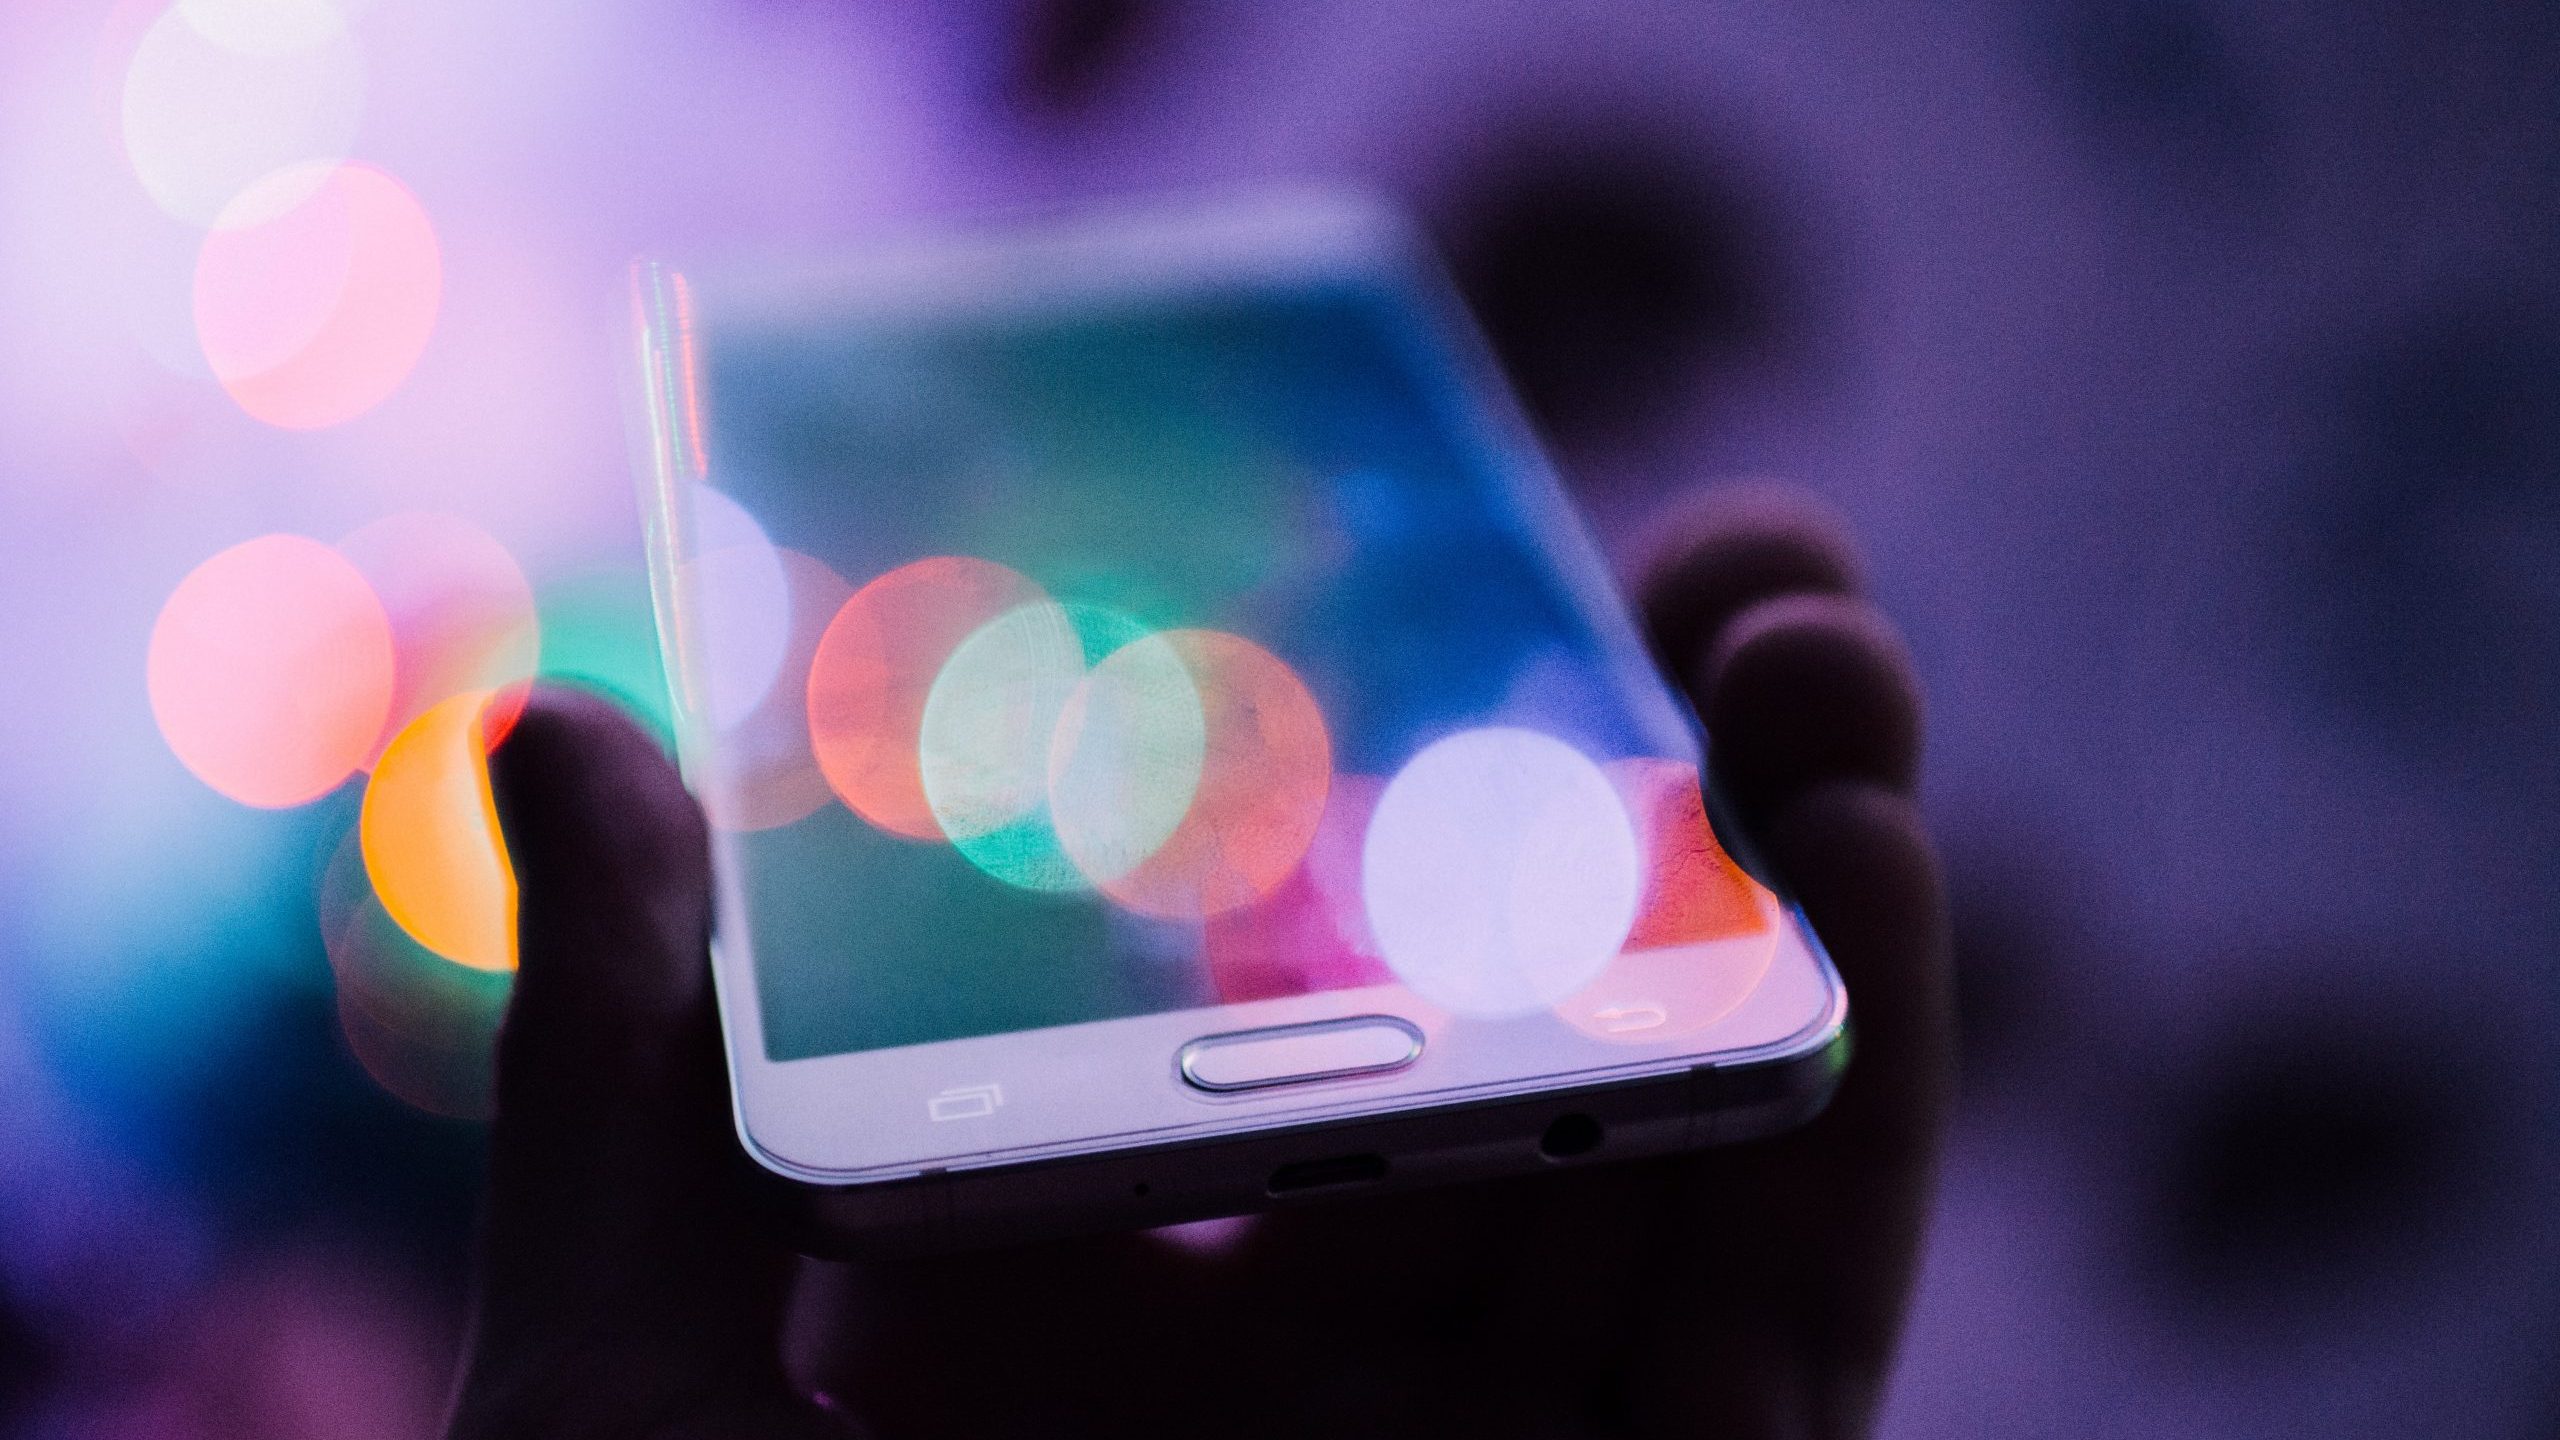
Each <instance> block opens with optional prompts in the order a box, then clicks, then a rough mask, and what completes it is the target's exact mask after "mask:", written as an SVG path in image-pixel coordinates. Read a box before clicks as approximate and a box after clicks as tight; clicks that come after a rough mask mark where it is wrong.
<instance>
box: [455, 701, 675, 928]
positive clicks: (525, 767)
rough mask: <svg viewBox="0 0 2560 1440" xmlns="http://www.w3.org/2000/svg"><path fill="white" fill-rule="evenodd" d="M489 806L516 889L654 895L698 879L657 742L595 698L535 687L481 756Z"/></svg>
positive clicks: (671, 770) (670, 768)
mask: <svg viewBox="0 0 2560 1440" xmlns="http://www.w3.org/2000/svg"><path fill="white" fill-rule="evenodd" d="M489 785H490V796H491V800H492V802H493V804H494V806H495V809H496V810H497V815H498V825H499V829H500V832H501V833H502V834H503V835H504V836H505V838H506V842H507V849H508V854H509V856H510V858H511V859H512V860H513V861H514V862H515V866H516V871H517V878H518V881H519V883H520V884H522V885H524V886H526V887H528V888H540V887H544V886H546V885H548V884H550V883H554V882H564V881H565V882H567V883H590V882H593V881H596V880H598V879H602V878H606V877H615V878H619V879H620V880H622V881H624V882H626V883H628V884H631V885H635V886H638V887H641V888H663V887H665V886H668V885H672V884H677V883H680V882H682V881H683V880H684V879H685V878H686V877H688V876H691V875H695V874H698V873H700V872H701V870H702V869H703V866H704V864H705V862H706V860H707V857H708V854H709V842H708V837H707V835H706V833H705V829H704V825H703V822H702V818H701V812H700V809H699V807H698V806H696V805H695V804H694V802H693V798H692V796H691V795H690V794H689V793H688V792H687V791H686V790H685V788H684V781H683V778H682V777H681V776H680V775H678V774H677V773H676V769H675V766H674V765H673V764H672V763H671V762H669V760H668V759H667V757H666V755H665V753H664V752H663V751H661V750H660V749H659V748H658V744H657V742H656V741H655V740H654V739H652V738H651V737H650V735H649V733H648V732H647V731H646V730H644V729H642V728H641V726H640V725H639V723H638V722H637V721H635V720H633V719H632V718H631V716H630V715H629V714H627V713H626V712H625V711H623V709H622V708H621V707H620V706H618V705H616V704H615V703H614V702H612V701H611V700H608V699H606V698H604V697H603V696H600V695H596V694H592V693H590V692H587V691H583V690H576V689H570V688H567V687H562V686H552V685H545V686H541V687H539V688H537V689H536V690H535V691H534V692H533V695H532V697H531V698H530V699H529V700H528V701H527V702H526V705H525V708H524V712H523V714H521V715H520V716H518V717H517V719H516V721H515V724H514V725H513V726H512V727H511V728H510V729H509V731H508V733H507V735H506V738H505V739H504V740H503V741H501V742H500V743H499V744H498V746H497V748H496V749H494V750H493V751H491V752H490V755H489Z"/></svg>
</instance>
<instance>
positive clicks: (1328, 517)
mask: <svg viewBox="0 0 2560 1440" xmlns="http://www.w3.org/2000/svg"><path fill="white" fill-rule="evenodd" d="M700 308H701V312H702V313H701V314H700V315H699V317H698V319H696V318H695V317H692V316H688V317H687V318H688V323H689V324H690V325H691V327H692V328H691V330H690V332H689V334H690V357H691V360H690V367H691V368H690V384H691V385H692V387H693V393H692V394H691V395H689V396H688V397H687V402H686V403H688V404H689V405H693V406H696V407H698V409H699V411H700V417H699V430H698V431H697V433H698V435H699V436H700V437H701V439H700V445H701V452H700V455H699V458H698V460H697V462H696V463H697V464H698V465H699V466H700V473H701V475H702V476H703V480H704V483H702V484H700V485H697V486H694V487H692V488H691V489H690V491H689V492H688V498H687V502H686V503H687V505H688V507H689V517H688V523H687V524H686V525H685V527H684V530H685V532H686V533H685V535H684V538H683V540H682V543H680V544H679V545H678V547H677V553H678V556H679V561H678V578H677V581H676V583H675V585H674V590H675V593H676V597H677V611H678V613H677V615H676V623H677V624H678V625H679V626H682V627H686V628H687V629H688V631H689V634H690V637H691V643H690V644H689V645H688V646H687V647H686V649H685V654H686V657H687V658H685V659H684V660H683V661H682V662H681V665H680V668H682V669H683V670H684V671H685V672H686V674H685V675H683V676H682V677H681V679H680V688H681V689H683V690H684V691H686V692H687V694H686V698H685V702H684V706H683V708H684V709H685V711H686V712H687V719H686V721H685V723H686V724H687V725H688V726H690V727H692V728H693V729H694V730H695V731H696V732H697V733H696V734H695V735H694V736H693V737H692V741H693V742H698V743H688V746H687V753H688V764H689V767H690V768H691V769H692V770H693V771H694V772H695V773H694V775H693V779H694V783H695V784H696V787H697V789H698V790H699V791H700V793H701V794H702V796H703V799H704V801H705V805H706V809H707V810H708V811H709V812H710V814H711V816H712V819H713V821H714V823H715V824H716V825H717V826H719V827H720V829H721V830H722V831H723V832H724V834H723V836H722V843H723V844H724V846H726V847H728V855H729V859H730V869H731V872H732V876H733V886H732V889H731V892H730V894H729V897H728V899H729V902H730V904H729V910H728V913H725V914H724V915H723V917H722V921H721V925H722V931H723V938H724V942H729V941H738V940H743V941H744V943H746V944H748V945H750V946H751V948H752V954H753V957H754V969H753V974H754V977H755V989H756V994H755V996H754V1003H756V1004H757V1005H758V1006H759V1007H760V1010H761V1017H762V1032H763V1036H764V1042H765V1049H766V1052H767V1056H768V1058H770V1059H773V1060H793V1059H802V1058H807V1057H814V1056H824V1055H836V1054H842V1053H846V1052H853V1051H866V1050H876V1049H882V1048H886V1047H893V1046H908V1045H917V1044H923V1043H926V1042H933V1041H942V1040H952V1039H958V1038H962V1037H969V1036H981V1035H990V1034H999V1033H1006V1032H1013V1031H1023V1030H1033V1029H1040V1028H1045V1027H1050V1026H1060V1025H1070V1024H1077V1023H1080V1022H1087V1021H1096V1020H1108V1019H1114V1018H1118V1017H1124V1016H1132V1015H1141V1014H1148V1013H1153V1012H1160V1011H1172V1010H1187V1009H1196V1008H1200V1007H1211V1006H1218V1005H1224V1004H1235V1003H1240V1002H1245V1001H1251V1000H1259V999H1268V998H1272V997H1277V996H1286V995H1294V994H1303V993H1308V992H1313V991H1321V990H1335V989H1344V988H1350V987H1358V986H1370V985H1386V984H1394V985H1401V986H1403V987H1406V988H1407V989H1408V990H1409V991H1411V992H1412V993H1413V994H1414V995H1416V996H1418V997H1420V999H1421V1000H1422V1001H1423V1002H1425V1003H1427V1004H1430V1005H1435V1006H1439V1007H1441V1008H1442V1009H1444V1010H1446V1011H1447V1012H1449V1013H1451V1014H1454V1015H1463V1016H1484V1017H1508V1016H1516V1015H1524V1014H1531V1013H1534V1012H1537V1011H1540V1010H1544V1009H1552V1008H1554V1007H1556V1006H1559V1005H1561V1004H1564V1003H1566V1002H1567V1001H1568V1000H1569V999H1571V998H1572V997H1575V996H1577V995H1587V994H1588V993H1589V991H1590V987H1591V986H1592V985H1593V984H1594V982H1595V981H1597V980H1598V979H1599V978H1600V977H1601V976H1602V973H1603V972H1604V971H1606V970H1608V969H1609V967H1610V966H1611V965H1612V964H1613V962H1616V961H1618V960H1619V959H1620V958H1621V957H1624V956H1628V955H1638V954H1648V953H1672V952H1683V953H1691V954H1698V955H1703V954H1706V953H1708V949H1702V948H1700V947H1709V948H1713V949H1714V953H1717V954H1728V955H1734V956H1741V955H1743V954H1744V952H1754V953H1757V954H1758V956H1759V959H1758V962H1757V963H1758V964H1761V965H1765V964H1766V951H1767V949H1768V948H1769V947H1768V945H1767V944H1761V945H1757V946H1753V945H1743V946H1739V947H1737V946H1735V945H1733V944H1732V943H1730V942H1734V941H1738V940H1744V939H1746V938H1748V937H1754V936H1768V935H1770V934H1772V933H1773V927H1774V926H1776V925H1777V924H1779V923H1780V921H1779V916H1780V913H1781V912H1780V910H1779V908H1778V907H1777V905H1776V903H1775V902H1774V900H1773V899H1772V898H1771V897H1770V896H1769V895H1768V894H1767V892H1765V891H1764V890H1762V889H1761V888H1760V887H1759V885H1758V884H1757V883H1756V882H1755V881H1753V880H1751V879H1750V878H1749V877H1748V876H1746V875H1745V874H1744V873H1743V872H1742V871H1741V870H1740V869H1739V868H1738V867H1737V866H1735V865H1734V864H1733V862H1732V861H1731V860H1730V859H1729V858H1727V857H1726V856H1725V854H1724V852H1723V851H1722V850H1721V849H1720V848H1718V847H1717V845H1716V842H1715V839H1714V836H1713V834H1712V832H1711V830H1710V828H1709V825H1708V822H1707V817H1706V813H1705V809H1704V805H1703V802H1702V800H1701V797H1700V789H1699V781H1698V774H1699V771H1698V761H1699V752H1698V748H1697V740H1696V736H1695V733H1694V731H1693V729H1692V728H1691V727H1690V726H1689V724H1688V723H1687V722H1686V721H1685V720H1684V719H1683V718H1682V717H1680V716H1679V714H1678V713H1677V712H1676V711H1675V710H1674V709H1673V708H1672V707H1671V706H1670V704H1669V703H1668V700H1667V697H1666V696H1665V695H1664V693H1663V692H1662V689H1661V686H1660V684H1659V682H1658V681H1656V680H1654V679H1653V678H1652V677H1651V676H1650V674H1649V673H1645V672H1643V670H1642V660H1641V657H1640V654H1638V653H1636V652H1634V651H1632V650H1631V645H1632V637H1631V635H1629V634H1627V633H1625V621H1624V618H1623V616H1622V615H1620V614H1618V613H1616V612H1615V611H1613V610H1612V609H1611V608H1610V607H1609V606H1607V605H1606V604H1599V603H1595V602H1594V600H1593V598H1592V596H1591V595H1590V594H1589V593H1588V591H1587V590H1585V589H1578V588H1577V585H1587V584H1588V583H1589V580H1590V577H1589V576H1588V575H1584V576H1582V577H1581V578H1580V579H1579V580H1577V579H1576V578H1575V576H1574V575H1572V574H1571V573H1570V571H1569V569H1568V567H1566V566H1564V565H1561V564H1560V563H1559V562H1558V560H1557V558H1556V552H1555V546H1556V543H1557V535H1558V533H1559V532H1558V528H1557V527H1558V526H1559V525H1560V524H1569V522H1566V521H1564V520H1563V519H1562V517H1561V514H1560V510H1559V507H1558V506H1557V504H1556V503H1555V502H1554V500H1553V499H1552V497H1551V496H1549V495H1547V494H1546V493H1545V492H1542V491H1541V490H1540V489H1539V488H1538V486H1537V485H1531V484H1524V483H1523V477H1522V474H1521V473H1520V471H1521V467H1522V465H1523V464H1524V463H1525V462H1524V461H1523V460H1522V459H1521V458H1520V452H1519V451H1518V450H1517V449H1515V448H1514V447H1513V446H1511V445H1510V444H1509V443H1508V442H1507V441H1506V439H1505V438H1504V436H1503V435H1502V434H1501V433H1499V427H1498V426H1496V425H1494V424H1493V423H1492V422H1491V421H1490V420H1489V418H1488V412H1487V410H1486V408H1485V407H1484V405H1483V404H1482V403H1481V401H1480V398H1479V396H1478V394H1477V392H1476V389H1475V383H1474V380H1473V379H1472V377H1471V375H1470V373H1469V372H1467V370H1466V368H1465V367H1464V366H1463V365H1461V364H1460V363H1458V361H1456V360H1455V359H1454V358H1453V355H1454V354H1455V352H1454V351H1453V350H1452V348H1451V347H1450V345H1449V344H1448V342H1447V341H1446V339H1445V338H1444V336H1443V333H1442V331H1441V329H1440V326H1439V323H1438V319H1437V317H1436V315H1434V314H1433V313H1432V311H1431V308H1430V307H1429V306H1427V305H1423V304H1419V303H1417V302H1416V301H1415V300H1414V299H1413V298H1412V297H1411V296H1410V295H1409V294H1407V293H1405V292H1404V291H1402V290H1400V289H1399V288H1398V287H1396V286H1394V285H1389V284H1381V283H1375V282H1348V281H1346V282H1342V283H1331V284H1309V283H1280V282H1272V283H1267V284H1237V285H1230V286H1225V287H1220V288H1218V289H1216V290H1214V291H1208V292H1203V293H1194V294H1189V295H1179V296H1167V295H1165V294H1153V295H1147V294H1136V293H1132V294H1128V295H1124V296H1120V297H1116V298H1115V297H1112V296H1100V297H1094V296H1087V297H1085V298H1082V299H1079V300H1076V301H1073V302H1072V303H1067V302H1061V303H1055V304H1050V305H1045V306H1036V307H1035V306H987V305H977V306H963V307H957V308H956V309H942V310H935V309H931V308H910V309H907V310H903V311H901V310H898V309H895V308H884V309H881V310H878V311H875V312H859V311H847V312H844V313H830V312H829V311H828V310H827V309H826V308H825V307H815V308H813V309H811V310H809V311H807V312H805V313H773V312H771V311H766V312H763V313H759V314H740V315H727V314H724V313H723V312H721V311H719V310H718V309H717V308H716V307H713V306H709V305H704V306H702V307H700ZM1540 483H1544V482H1543V481H1541V482H1540ZM1577 543H1579V542H1578V540H1577ZM1586 568H1587V567H1586ZM1612 627H1615V629H1614V630H1613V629H1612ZM1631 667H1633V669H1634V671H1635V672H1636V673H1637V675H1638V677H1639V680H1640V683H1631V681H1630V678H1629V677H1630V671H1631ZM1771 943H1773V942H1771ZM1718 946H1720V947H1721V948H1715V947H1718ZM1684 947H1686V949H1685V951H1684ZM1730 963H1731V964H1732V965H1735V966H1746V965H1748V964H1749V963H1751V962H1750V961H1748V960H1747V959H1743V958H1736V959H1733V960H1732V961H1731V962H1730ZM1722 988H1726V989H1731V988H1733V987H1732V986H1731V985H1726V986H1723V987H1722ZM1734 998H1735V999H1738V998H1739V996H1738V994H1737V995H1736V996H1735V997H1734ZM733 1003H734V1002H733ZM1587 1008H1589V1007H1586V1009H1587ZM1603 1013H1607V1012H1603ZM1692 1018H1695V1017H1692Z"/></svg>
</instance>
